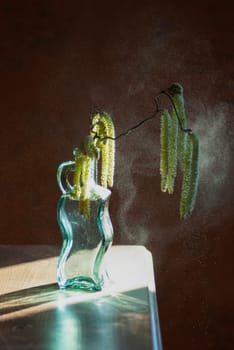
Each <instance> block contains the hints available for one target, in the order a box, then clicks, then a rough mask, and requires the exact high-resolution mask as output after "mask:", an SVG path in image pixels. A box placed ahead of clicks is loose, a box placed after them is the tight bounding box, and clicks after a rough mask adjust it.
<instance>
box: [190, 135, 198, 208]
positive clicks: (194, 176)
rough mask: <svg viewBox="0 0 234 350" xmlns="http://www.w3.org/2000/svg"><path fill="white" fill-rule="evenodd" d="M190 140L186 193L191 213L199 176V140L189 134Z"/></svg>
mask: <svg viewBox="0 0 234 350" xmlns="http://www.w3.org/2000/svg"><path fill="white" fill-rule="evenodd" d="M190 138H191V142H192V148H193V150H192V164H191V178H190V190H189V195H188V203H187V207H188V214H191V213H192V211H193V209H194V206H195V202H196V196H197V189H198V178H199V153H200V149H199V140H198V138H197V136H196V135H195V134H192V135H190Z"/></svg>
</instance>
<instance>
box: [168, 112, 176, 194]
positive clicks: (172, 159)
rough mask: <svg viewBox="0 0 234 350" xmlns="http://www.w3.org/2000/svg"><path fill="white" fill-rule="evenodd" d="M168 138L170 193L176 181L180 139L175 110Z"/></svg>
mask: <svg viewBox="0 0 234 350" xmlns="http://www.w3.org/2000/svg"><path fill="white" fill-rule="evenodd" d="M168 131H169V139H168V174H167V187H168V193H169V194H172V193H173V192H174V183H175V178H176V172H177V139H178V120H177V116H176V114H175V112H174V111H173V113H172V115H171V123H170V127H169V130H168Z"/></svg>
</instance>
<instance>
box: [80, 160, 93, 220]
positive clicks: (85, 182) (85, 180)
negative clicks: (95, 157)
mask: <svg viewBox="0 0 234 350" xmlns="http://www.w3.org/2000/svg"><path fill="white" fill-rule="evenodd" d="M90 171H91V159H90V157H89V156H85V157H84V161H83V167H82V174H81V179H82V191H81V196H80V201H81V202H83V203H82V209H83V212H82V214H84V215H85V216H86V217H89V205H90V202H89V179H90Z"/></svg>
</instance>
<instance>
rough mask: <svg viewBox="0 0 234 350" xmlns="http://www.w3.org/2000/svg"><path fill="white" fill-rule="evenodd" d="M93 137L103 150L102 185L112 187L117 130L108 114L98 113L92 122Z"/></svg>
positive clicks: (97, 145)
mask: <svg viewBox="0 0 234 350" xmlns="http://www.w3.org/2000/svg"><path fill="white" fill-rule="evenodd" d="M91 135H92V136H93V137H95V136H96V138H95V146H96V147H98V148H99V149H100V150H101V157H102V167H101V185H102V186H103V187H107V186H109V187H112V186H113V178H114V163H115V141H114V137H115V130H114V125H113V122H112V119H111V117H110V115H109V114H107V113H97V114H96V115H95V116H94V117H93V120H92V131H91Z"/></svg>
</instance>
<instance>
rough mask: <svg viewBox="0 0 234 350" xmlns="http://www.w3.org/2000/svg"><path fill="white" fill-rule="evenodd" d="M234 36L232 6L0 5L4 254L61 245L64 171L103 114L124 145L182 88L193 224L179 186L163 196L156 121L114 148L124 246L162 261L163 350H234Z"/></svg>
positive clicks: (116, 214)
mask: <svg viewBox="0 0 234 350" xmlns="http://www.w3.org/2000/svg"><path fill="white" fill-rule="evenodd" d="M233 29H234V28H233V6H232V7H231V6H229V5H228V4H225V1H222V2H221V3H218V2H214V1H206V0H203V1H202V0H197V1H180V0H178V1H170V0H164V1H161V0H160V1H159V0H155V1H142V2H141V3H140V4H137V3H136V1H132V2H130V1H124V3H123V4H121V3H120V2H119V3H117V2H116V3H113V4H112V3H111V1H109V2H107V1H106V3H103V2H98V1H97V2H94V1H93V2H91V1H86V2H85V1H78V0H77V1H66V2H65V1H58V0H57V1H29V0H27V1H12V0H5V1H3V0H2V1H0V48H1V50H0V77H1V79H0V89H1V90H0V100H1V104H0V116H1V129H0V135H1V173H0V174H1V175H0V185H1V201H0V205H1V209H0V210H1V222H0V228H1V230H0V235H1V239H0V242H1V243H2V244H3V243H10V244H19V243H26V244H30V243H38V244H40V243H44V244H45V243H49V244H50V243H51V244H55V243H56V244H61V241H62V240H61V234H60V231H59V229H58V226H57V222H56V205H57V201H58V199H59V196H60V192H59V189H58V187H57V184H56V169H57V166H58V165H59V163H61V162H62V161H65V160H69V159H71V157H72V149H73V147H74V146H77V145H79V143H80V142H81V141H82V140H83V137H84V136H85V135H86V134H87V133H88V131H89V125H90V116H91V113H92V111H93V110H95V109H96V108H97V109H102V110H106V111H108V112H110V113H111V115H112V117H113V120H114V123H115V125H116V132H117V133H120V132H122V131H124V130H125V129H127V128H128V127H130V126H132V125H134V124H136V123H137V122H138V121H140V120H142V119H143V118H145V117H147V116H149V115H150V114H151V113H152V111H153V110H154V96H155V95H156V94H157V93H158V92H159V91H160V90H161V89H164V88H166V87H168V86H169V85H170V84H171V83H172V82H175V81H178V82H180V83H181V84H182V85H183V86H184V92H185V99H186V111H187V116H188V119H189V126H190V127H191V128H192V129H193V130H194V131H195V132H196V133H197V134H198V135H199V136H200V140H201V169H200V170H201V171H200V185H199V191H198V198H197V206H196V209H195V211H194V214H193V216H192V217H191V218H190V219H189V220H187V221H186V222H181V221H180V219H179V211H178V207H179V197H180V185H181V176H180V175H179V176H178V180H177V183H176V190H175V194H174V196H168V195H167V194H163V193H161V192H160V178H159V120H158V119H155V120H154V121H151V122H149V123H147V124H146V125H144V126H143V127H142V128H140V129H138V130H136V131H135V132H133V133H132V134H130V135H129V136H127V137H123V138H121V139H119V141H118V142H117V146H116V151H117V153H116V172H115V187H114V190H113V194H112V198H111V202H110V212H111V217H112V221H113V225H114V228H115V243H116V244H119V243H123V244H144V245H146V246H147V247H148V248H149V249H150V250H151V251H152V253H153V256H154V261H155V268H156V270H157V276H156V281H157V288H158V303H159V312H160V320H161V328H162V336H163V343H164V349H165V350H170V349H173V350H175V349H190V350H193V349H196V350H197V349H219V350H220V349H225V350H226V349H233V347H234V339H233V334H234V316H233V314H234V302H233V291H234V288H233V272H234V268H233V234H234V232H233V226H234V225H233V207H234V206H233V184H232V180H233V170H234V168H233V164H232V159H233V116H234V101H233V98H234V80H233V77H234V50H233V44H234V43H233ZM161 103H162V105H163V104H164V103H166V101H165V99H161Z"/></svg>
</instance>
